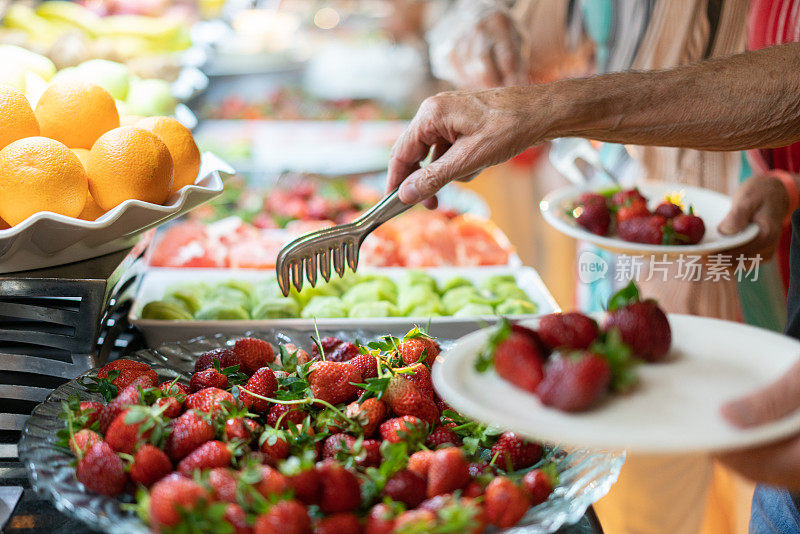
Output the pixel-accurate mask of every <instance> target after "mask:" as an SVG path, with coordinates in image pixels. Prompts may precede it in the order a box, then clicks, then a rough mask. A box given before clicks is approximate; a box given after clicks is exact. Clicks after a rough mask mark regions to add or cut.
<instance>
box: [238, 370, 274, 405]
mask: <svg viewBox="0 0 800 534" xmlns="http://www.w3.org/2000/svg"><path fill="white" fill-rule="evenodd" d="M277 390H278V379H277V378H275V374H274V373H273V372H272V369H270V368H269V367H262V368H260V369H258V370H257V371H255V373H253V376H251V377H250V378H249V379H248V380H247V384H245V386H244V389H242V390H241V391H240V392H239V400H240V401H242V404H244V406H245V407H246V408H247V409H248V410H250V411H252V412H255V413H267V412H268V411H269V406H270V402H269V401H266V400H264V399H259V398H258V397H255V396H254V395H251V394H250V393H254V394H255V395H259V396H261V397H272V395H274V394H275V392H276V391H277Z"/></svg>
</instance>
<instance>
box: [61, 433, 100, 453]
mask: <svg viewBox="0 0 800 534" xmlns="http://www.w3.org/2000/svg"><path fill="white" fill-rule="evenodd" d="M100 441H103V436H101V435H100V434H98V433H97V432H95V431H94V430H89V429H88V428H84V429H82V430H79V431H78V432H76V433H75V434H74V435H73V436H72V438H71V439H70V440H69V448H70V450H71V451H72V454H74V455H75V456H78V457H79V458H81V457H83V455H85V454H86V451H88V450H89V449H90V448H91V446H92V445H94V444H95V443H98V442H100Z"/></svg>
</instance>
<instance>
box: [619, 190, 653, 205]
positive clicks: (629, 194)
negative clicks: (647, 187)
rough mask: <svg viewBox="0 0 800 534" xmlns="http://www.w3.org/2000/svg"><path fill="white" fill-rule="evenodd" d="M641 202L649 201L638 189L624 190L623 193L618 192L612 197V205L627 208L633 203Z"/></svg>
mask: <svg viewBox="0 0 800 534" xmlns="http://www.w3.org/2000/svg"><path fill="white" fill-rule="evenodd" d="M639 200H644V201H647V199H646V198H645V197H644V195H642V194H641V193H640V192H639V190H638V189H636V188H634V189H624V190H622V191H617V192H616V193H614V195H613V196H612V197H611V203H612V204H614V205H615V206H627V205H629V204H630V203H632V202H636V201H639Z"/></svg>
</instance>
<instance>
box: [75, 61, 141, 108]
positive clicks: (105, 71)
mask: <svg viewBox="0 0 800 534" xmlns="http://www.w3.org/2000/svg"><path fill="white" fill-rule="evenodd" d="M76 69H77V74H78V75H79V76H80V77H81V78H83V79H84V80H85V81H87V82H89V83H94V84H97V85H99V86H100V87H102V88H103V89H105V90H106V91H108V92H109V93H111V96H113V97H114V98H115V99H117V100H125V98H127V96H128V88H129V87H130V82H131V71H130V69H129V68H128V66H127V65H123V64H122V63H117V62H116V61H108V60H107V59H90V60H89V61H84V62H83V63H81V64H80V65H78V66H77V67H76Z"/></svg>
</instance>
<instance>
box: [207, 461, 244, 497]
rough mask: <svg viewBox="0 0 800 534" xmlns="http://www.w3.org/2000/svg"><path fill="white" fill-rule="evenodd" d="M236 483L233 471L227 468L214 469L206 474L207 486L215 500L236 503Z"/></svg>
mask: <svg viewBox="0 0 800 534" xmlns="http://www.w3.org/2000/svg"><path fill="white" fill-rule="evenodd" d="M237 483H238V480H237V478H236V475H235V471H233V470H231V469H229V468H227V467H215V468H214V469H212V470H211V471H209V472H208V485H209V486H210V487H211V491H212V492H213V496H214V499H215V500H218V501H223V502H236V485H237Z"/></svg>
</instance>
